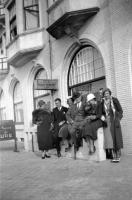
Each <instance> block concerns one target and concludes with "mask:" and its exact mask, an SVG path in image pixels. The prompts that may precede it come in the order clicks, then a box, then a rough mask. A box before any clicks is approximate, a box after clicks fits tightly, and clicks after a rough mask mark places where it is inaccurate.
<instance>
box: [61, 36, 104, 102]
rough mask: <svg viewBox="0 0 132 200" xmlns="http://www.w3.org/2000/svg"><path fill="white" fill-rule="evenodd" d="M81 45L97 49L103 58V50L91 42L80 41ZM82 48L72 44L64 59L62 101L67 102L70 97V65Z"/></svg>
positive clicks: (85, 39)
mask: <svg viewBox="0 0 132 200" xmlns="http://www.w3.org/2000/svg"><path fill="white" fill-rule="evenodd" d="M80 43H81V46H82V47H83V46H87V45H91V46H93V47H95V48H96V49H97V50H98V51H99V53H100V55H101V56H102V54H101V50H100V49H99V47H98V46H97V45H96V44H95V43H94V42H93V41H91V40H89V39H87V38H83V39H80ZM80 48H81V47H80V46H79V45H78V44H77V43H74V44H72V45H71V46H70V47H69V49H68V50H67V53H66V55H65V57H64V62H63V65H62V73H61V74H62V77H61V83H62V84H61V87H62V88H61V91H62V99H63V100H65V99H66V97H67V95H68V87H67V81H68V80H67V77H68V71H69V66H70V63H71V60H72V58H73V57H74V55H75V54H76V52H77V51H78V50H79V49H80ZM102 60H103V57H102Z"/></svg>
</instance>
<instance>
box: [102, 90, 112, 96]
mask: <svg viewBox="0 0 132 200" xmlns="http://www.w3.org/2000/svg"><path fill="white" fill-rule="evenodd" d="M105 92H109V94H110V95H111V94H112V92H111V90H110V89H109V88H106V89H105V90H104V91H103V96H104V94H105Z"/></svg>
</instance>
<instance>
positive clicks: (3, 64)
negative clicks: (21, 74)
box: [0, 57, 9, 75]
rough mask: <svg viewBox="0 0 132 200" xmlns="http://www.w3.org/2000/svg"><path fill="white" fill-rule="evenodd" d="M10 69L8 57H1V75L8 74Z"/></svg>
mask: <svg viewBox="0 0 132 200" xmlns="http://www.w3.org/2000/svg"><path fill="white" fill-rule="evenodd" d="M8 71H9V67H8V64H7V57H3V58H0V75H1V74H7V73H8Z"/></svg>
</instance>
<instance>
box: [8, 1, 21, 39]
mask: <svg viewBox="0 0 132 200" xmlns="http://www.w3.org/2000/svg"><path fill="white" fill-rule="evenodd" d="M7 9H8V12H9V30H10V41H12V40H14V39H15V38H16V37H17V35H18V33H17V17H16V0H13V1H12V2H11V3H10V5H9V6H8V8H7ZM11 14H12V16H11Z"/></svg>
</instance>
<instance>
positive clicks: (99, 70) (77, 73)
mask: <svg viewBox="0 0 132 200" xmlns="http://www.w3.org/2000/svg"><path fill="white" fill-rule="evenodd" d="M104 76H105V70H104V64H103V60H102V57H101V54H100V53H99V51H98V50H97V49H96V48H94V47H92V46H87V47H84V48H82V49H81V50H79V51H78V52H77V53H76V54H75V56H74V58H73V59H72V62H71V65H70V68H69V76H68V88H69V89H72V88H74V87H76V86H77V85H82V84H84V83H88V82H92V81H95V80H98V79H99V78H101V77H104ZM101 87H102V86H101ZM89 90H91V88H90V89H89Z"/></svg>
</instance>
